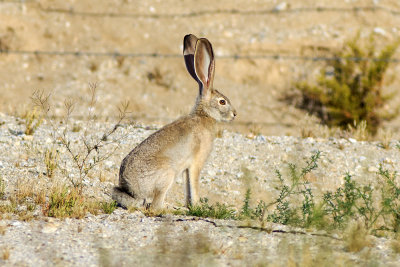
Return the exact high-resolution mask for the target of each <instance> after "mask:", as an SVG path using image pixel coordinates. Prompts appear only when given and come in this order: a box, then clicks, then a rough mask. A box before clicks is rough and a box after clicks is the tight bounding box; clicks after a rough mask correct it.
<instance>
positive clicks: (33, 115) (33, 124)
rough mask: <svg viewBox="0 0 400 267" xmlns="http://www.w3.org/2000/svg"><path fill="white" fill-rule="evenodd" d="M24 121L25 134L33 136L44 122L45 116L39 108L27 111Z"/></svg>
mask: <svg viewBox="0 0 400 267" xmlns="http://www.w3.org/2000/svg"><path fill="white" fill-rule="evenodd" d="M22 119H23V120H24V123H25V134H26V135H32V134H33V133H34V132H35V131H36V129H37V128H38V127H39V126H40V125H41V124H42V122H43V114H42V113H41V112H40V109H39V108H38V107H34V108H33V109H31V110H28V111H26V112H25V113H24V114H23V116H22Z"/></svg>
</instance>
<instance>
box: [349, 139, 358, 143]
mask: <svg viewBox="0 0 400 267" xmlns="http://www.w3.org/2000/svg"><path fill="white" fill-rule="evenodd" d="M349 142H350V143H352V144H356V143H357V140H356V139H354V138H349Z"/></svg>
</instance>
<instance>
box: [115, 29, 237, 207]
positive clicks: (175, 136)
mask: <svg viewBox="0 0 400 267" xmlns="http://www.w3.org/2000/svg"><path fill="white" fill-rule="evenodd" d="M194 45H195V47H193V46H194ZM184 46H185V47H184V48H185V50H184V55H185V56H186V55H189V56H191V55H192V53H195V56H194V57H187V58H185V61H186V64H187V65H186V66H187V68H188V71H189V73H190V74H191V75H192V74H194V75H195V76H193V75H192V76H193V78H194V79H195V80H196V81H197V82H198V83H199V88H200V90H199V96H198V97H197V100H196V104H195V106H194V108H193V110H192V112H191V113H190V114H189V115H187V116H184V117H182V118H180V119H178V120H176V121H174V122H172V123H170V124H168V125H166V126H164V127H163V128H161V129H160V130H158V131H157V132H155V133H153V134H152V135H150V136H149V137H148V138H146V139H145V140H144V141H143V142H142V143H140V144H139V145H138V146H137V147H135V148H134V149H133V150H132V151H131V152H130V153H129V154H128V155H127V156H126V157H125V158H124V160H123V161H122V164H121V168H120V173H119V187H116V188H114V191H113V199H114V200H116V201H117V202H118V203H120V204H121V205H122V206H125V207H128V206H132V205H134V206H140V205H143V204H145V203H146V201H147V200H148V199H149V198H152V204H151V207H152V208H154V209H160V208H162V207H163V205H164V199H165V196H166V194H167V192H168V190H169V188H170V187H171V185H172V183H173V182H174V180H175V178H176V177H177V176H178V175H181V174H182V173H183V174H184V177H185V182H186V185H187V186H186V188H187V190H186V191H187V192H186V205H194V204H196V203H197V202H198V200H199V194H198V193H199V175H200V171H201V169H202V167H203V165H204V163H205V161H206V160H207V157H208V155H209V154H210V152H211V150H212V145H213V140H214V138H215V131H216V124H217V122H219V121H231V120H233V118H234V117H235V116H236V111H235V109H234V108H233V107H232V106H231V104H230V101H229V99H228V98H226V97H225V96H224V95H222V94H221V93H219V92H218V91H217V90H215V89H213V88H212V84H213V77H214V76H213V75H214V68H215V61H214V55H213V51H212V46H211V43H209V41H208V40H207V39H204V38H201V39H197V38H196V37H195V36H194V35H187V36H186V37H185V39H184ZM198 49H201V52H198ZM190 60H194V62H190ZM195 66H200V67H195ZM200 68H201V69H200ZM222 101H224V102H222ZM221 103H222V104H221Z"/></svg>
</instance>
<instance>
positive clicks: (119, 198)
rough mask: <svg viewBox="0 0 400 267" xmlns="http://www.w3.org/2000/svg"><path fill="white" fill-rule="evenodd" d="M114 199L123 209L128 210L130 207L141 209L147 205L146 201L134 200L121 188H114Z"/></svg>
mask: <svg viewBox="0 0 400 267" xmlns="http://www.w3.org/2000/svg"><path fill="white" fill-rule="evenodd" d="M112 199H113V200H115V202H117V203H118V204H119V205H120V206H121V207H123V208H125V209H127V208H129V207H135V208H140V207H142V206H143V205H145V204H146V203H145V200H143V199H142V200H140V199H136V198H133V197H132V196H131V195H130V194H128V193H127V192H125V191H124V190H123V189H121V188H120V187H114V188H113V191H112Z"/></svg>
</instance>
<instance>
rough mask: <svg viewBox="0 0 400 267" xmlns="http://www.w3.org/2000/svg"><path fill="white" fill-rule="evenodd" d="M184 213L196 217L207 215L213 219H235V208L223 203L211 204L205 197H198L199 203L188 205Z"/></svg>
mask: <svg viewBox="0 0 400 267" xmlns="http://www.w3.org/2000/svg"><path fill="white" fill-rule="evenodd" d="M186 215H189V216H197V217H209V218H215V219H235V218H236V216H235V210H234V209H232V208H230V207H228V206H227V205H225V204H221V203H218V202H217V203H216V204H215V205H212V204H210V203H209V202H208V199H207V198H202V199H200V203H199V205H194V206H191V207H189V210H188V211H187V213H186Z"/></svg>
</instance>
